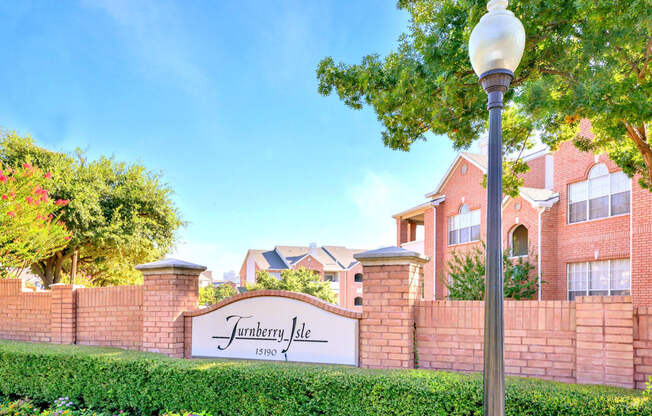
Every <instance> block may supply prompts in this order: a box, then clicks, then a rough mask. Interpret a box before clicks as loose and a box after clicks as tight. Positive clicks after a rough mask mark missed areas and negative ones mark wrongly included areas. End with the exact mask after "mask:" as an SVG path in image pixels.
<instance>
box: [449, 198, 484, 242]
mask: <svg viewBox="0 0 652 416" xmlns="http://www.w3.org/2000/svg"><path fill="white" fill-rule="evenodd" d="M477 240H480V210H479V209H477V210H475V211H469V207H468V205H466V204H464V205H462V207H461V208H460V213H459V214H458V215H455V216H453V217H449V218H448V245H453V244H462V243H468V242H469V241H477Z"/></svg>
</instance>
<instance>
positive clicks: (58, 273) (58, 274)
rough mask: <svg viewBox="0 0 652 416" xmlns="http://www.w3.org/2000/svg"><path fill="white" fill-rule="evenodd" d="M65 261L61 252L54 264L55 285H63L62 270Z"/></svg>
mask: <svg viewBox="0 0 652 416" xmlns="http://www.w3.org/2000/svg"><path fill="white" fill-rule="evenodd" d="M63 260H64V256H63V255H62V254H61V252H58V253H57V254H56V260H55V262H54V283H61V268H62V267H63Z"/></svg>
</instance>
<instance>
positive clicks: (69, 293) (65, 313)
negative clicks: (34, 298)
mask: <svg viewBox="0 0 652 416" xmlns="http://www.w3.org/2000/svg"><path fill="white" fill-rule="evenodd" d="M50 290H51V291H52V292H51V301H50V342H52V343H55V344H74V343H75V335H76V333H77V326H76V318H77V311H76V310H75V308H76V299H75V298H76V296H75V295H76V293H75V291H74V290H73V287H72V285H66V284H63V283H56V284H53V285H50Z"/></svg>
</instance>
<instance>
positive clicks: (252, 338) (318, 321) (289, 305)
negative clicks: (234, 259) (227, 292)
mask: <svg viewBox="0 0 652 416" xmlns="http://www.w3.org/2000/svg"><path fill="white" fill-rule="evenodd" d="M184 315H185V328H186V336H188V335H190V338H191V340H192V341H191V351H190V354H189V355H190V356H192V357H216V358H241V359H242V358H244V359H255V360H275V361H298V362H311V363H333V364H345V365H357V364H358V344H359V340H358V327H359V320H360V318H362V313H360V312H356V311H352V310H348V309H343V308H340V307H338V306H335V305H332V304H330V303H326V302H324V301H322V300H321V299H318V298H316V297H314V296H310V295H306V294H303V293H295V292H288V291H284V290H260V291H254V292H246V293H241V294H239V295H235V296H232V297H230V298H227V299H224V300H222V301H220V302H218V303H217V304H215V305H213V306H211V307H208V308H204V309H198V310H194V311H189V312H186V313H185V314H184Z"/></svg>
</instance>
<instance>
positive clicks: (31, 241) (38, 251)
mask: <svg viewBox="0 0 652 416" xmlns="http://www.w3.org/2000/svg"><path fill="white" fill-rule="evenodd" d="M51 182H52V175H51V174H50V173H45V174H44V173H43V172H41V171H40V170H39V169H37V168H35V167H32V166H31V165H29V164H27V163H26V164H24V165H23V166H22V167H21V168H16V169H10V168H6V167H4V166H2V165H0V278H17V277H19V276H20V274H21V273H22V271H23V270H25V269H26V268H28V267H30V265H31V264H33V263H34V262H36V261H39V260H41V259H44V258H47V257H49V256H51V255H52V253H54V252H56V251H58V250H60V249H61V248H62V247H65V246H66V245H67V244H68V240H69V239H70V232H69V231H68V230H67V229H66V227H65V226H64V225H63V223H62V222H60V221H59V216H60V215H61V212H62V210H63V207H64V206H65V205H66V204H67V203H68V201H66V200H53V199H51V198H50V196H49V195H48V185H49V184H50V183H51Z"/></svg>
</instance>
